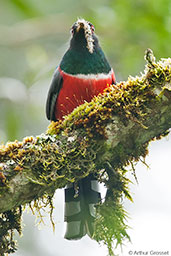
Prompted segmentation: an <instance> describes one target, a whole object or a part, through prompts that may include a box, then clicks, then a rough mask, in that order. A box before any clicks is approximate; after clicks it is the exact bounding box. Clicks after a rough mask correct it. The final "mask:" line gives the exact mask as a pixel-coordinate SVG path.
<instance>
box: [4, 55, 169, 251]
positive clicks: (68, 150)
mask: <svg viewBox="0 0 171 256" xmlns="http://www.w3.org/2000/svg"><path fill="white" fill-rule="evenodd" d="M146 60H147V65H146V68H145V71H144V74H142V75H141V76H140V77H135V78H133V77H129V78H128V80H127V81H126V82H120V83H118V84H117V85H113V86H111V87H109V88H108V89H106V91H105V92H104V94H103V95H99V96H98V97H95V98H94V99H93V100H92V101H91V102H90V103H87V102H86V103H85V104H83V105H81V106H79V107H78V108H76V109H75V110H74V111H73V112H72V113H71V114H70V115H68V116H66V118H65V120H64V121H63V122H56V123H54V122H52V123H51V125H50V126H49V128H48V130H47V132H46V134H42V135H40V136H37V137H36V138H33V137H29V138H25V139H24V140H23V141H22V142H18V141H15V142H12V143H7V144H6V145H2V146H1V147H0V162H1V163H0V212H1V213H5V212H7V211H12V210H14V209H16V207H19V206H21V205H25V204H26V203H30V202H31V201H32V200H36V199H38V198H42V197H43V195H44V194H46V195H49V196H50V197H52V196H53V194H54V192H55V190H56V189H57V188H62V187H65V185H66V184H67V183H68V182H77V181H78V180H79V179H81V178H83V177H85V176H87V175H88V174H89V173H90V172H94V173H95V174H96V175H97V178H98V179H99V181H103V182H104V183H105V184H106V186H107V187H108V189H109V192H110V191H111V193H109V195H110V198H112V200H113V202H114V203H115V204H117V203H118V202H119V200H120V198H121V195H123V194H124V195H125V196H127V197H129V198H130V199H131V196H130V195H129V191H128V188H127V185H128V182H129V181H128V180H127V179H126V177H125V166H126V165H128V164H129V163H132V162H134V161H138V160H139V159H140V158H141V157H145V156H146V154H147V146H148V143H149V141H151V140H154V139H155V138H157V139H158V138H162V136H164V135H166V134H167V133H168V129H169V128H170V127H171V59H162V60H161V61H159V62H158V63H155V59H154V56H153V55H152V52H151V51H150V50H147V53H146ZM101 170H103V171H101ZM111 195H112V196H111ZM96 240H98V241H100V240H102V239H101V238H99V237H98V238H97V237H96ZM111 255H112V254H111Z"/></svg>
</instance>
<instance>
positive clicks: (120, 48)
mask: <svg viewBox="0 0 171 256" xmlns="http://www.w3.org/2000/svg"><path fill="white" fill-rule="evenodd" d="M78 17H82V18H85V19H87V20H89V21H91V22H92V23H93V24H94V25H95V28H96V34H97V35H98V36H99V39H100V43H101V46H102V48H103V50H104V52H105V53H106V55H107V57H108V59H109V61H110V63H111V65H112V67H113V68H114V70H115V74H116V79H117V81H120V80H126V79H127V77H128V76H129V75H132V76H134V75H137V74H139V73H140V71H143V70H144V65H145V61H144V52H145V50H146V49H147V48H151V49H152V50H153V51H154V53H155V56H156V58H157V59H159V58H161V57H163V58H165V57H169V56H171V44H170V42H171V1H170V0H157V1H156V0H86V1H83V0H62V1H60V0H48V1H45V0H36V1H35V0H0V143H5V142H6V141H8V140H15V139H18V140H21V139H22V138H23V137H24V136H28V135H38V134H40V133H42V132H44V131H45V130H46V128H47V125H48V124H49V122H48V121H47V120H46V117H45V102H46V95H47V91H48V88H49V84H50V81H51V77H52V74H53V71H54V69H55V67H56V66H57V65H58V63H59V61H60V59H61V57H62V56H63V54H64V52H65V50H66V49H67V47H68V42H69V38H70V34H69V30H70V27H71V25H72V24H73V23H74V22H75V21H76V19H77V18H78ZM30 223H32V222H30ZM29 225H30V224H29ZM29 232H30V231H29ZM32 234H33V233H32ZM29 236H30V237H31V236H32V239H33V235H30V233H29V235H28V237H29ZM33 240H34V239H33ZM24 243H26V241H25V242H24ZM32 245H33V241H32ZM35 245H36V243H35ZM27 246H28V244H27ZM35 251H36V249H35ZM21 255H26V254H24V253H23V252H22V254H21ZM28 255H30V254H28ZM32 255H34V253H32ZM35 255H39V254H38V251H37V252H36V253H35ZM40 255H43V254H42V252H40ZM44 255H47V254H46V253H45V254H44ZM49 255H50V254H49ZM51 255H58V254H53V253H52V254H51ZM60 255H62V256H63V255H64V254H60ZM65 255H68V254H65ZM71 255H72V254H71ZM89 255H90V254H89ZM92 255H93V254H92Z"/></svg>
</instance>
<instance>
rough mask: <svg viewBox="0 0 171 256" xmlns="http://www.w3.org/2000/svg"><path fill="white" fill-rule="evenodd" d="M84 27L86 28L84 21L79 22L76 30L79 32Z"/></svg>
mask: <svg viewBox="0 0 171 256" xmlns="http://www.w3.org/2000/svg"><path fill="white" fill-rule="evenodd" d="M82 28H84V23H83V22H80V23H79V24H78V27H77V28H76V31H77V32H79V31H80V29H82Z"/></svg>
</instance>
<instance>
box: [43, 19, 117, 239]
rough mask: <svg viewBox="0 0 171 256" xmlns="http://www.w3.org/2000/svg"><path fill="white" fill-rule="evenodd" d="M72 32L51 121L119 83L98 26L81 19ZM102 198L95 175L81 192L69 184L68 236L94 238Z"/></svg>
mask: <svg viewBox="0 0 171 256" xmlns="http://www.w3.org/2000/svg"><path fill="white" fill-rule="evenodd" d="M70 31H71V39H70V45H69V48H68V50H67V51H66V53H65V54H64V56H63V58H62V60H61V62H60V63H59V65H58V66H57V68H56V69H55V72H54V74H53V77H52V81H51V84H50V88H49V92H48V96H47V101H46V116H47V118H48V120H50V121H58V120H64V118H65V116H66V115H68V114H70V113H71V112H72V111H73V110H74V109H75V108H76V107H78V106H79V105H81V104H83V103H85V102H90V101H91V100H92V98H93V97H94V96H97V95H98V94H100V93H103V91H104V89H105V88H107V86H109V85H111V84H115V83H116V80H115V74H114V71H113V69H112V68H111V66H110V64H109V62H108V60H107V58H106V56H105V54H104V52H103V50H102V48H101V46H100V44H99V40H98V37H97V36H96V34H95V27H94V25H93V24H92V23H91V22H89V21H86V20H85V19H83V18H79V19H77V21H76V22H75V23H74V24H73V25H72V27H71V30H70ZM100 201H101V194H100V191H99V188H98V181H97V179H96V177H95V176H94V175H93V174H89V175H88V176H87V177H85V178H83V179H81V180H80V181H78V184H77V192H76V189H75V183H70V184H68V185H67V187H66V188H65V216H64V221H65V222H66V223H67V225H66V233H65V236H64V238H66V239H68V240H77V239H81V238H82V237H84V236H85V235H86V234H87V235H89V237H90V238H93V234H94V228H95V227H94V222H95V216H96V205H97V204H98V203H99V202H100Z"/></svg>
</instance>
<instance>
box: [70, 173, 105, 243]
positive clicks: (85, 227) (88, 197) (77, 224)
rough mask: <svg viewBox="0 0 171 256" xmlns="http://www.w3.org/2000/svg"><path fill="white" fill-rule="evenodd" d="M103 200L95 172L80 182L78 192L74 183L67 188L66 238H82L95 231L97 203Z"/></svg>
mask: <svg viewBox="0 0 171 256" xmlns="http://www.w3.org/2000/svg"><path fill="white" fill-rule="evenodd" d="M100 200H101V196H100V193H99V189H98V182H97V180H96V178H95V177H94V176H93V174H90V175H89V176H88V177H86V178H84V179H82V180H80V181H79V182H78V194H77V193H76V189H75V188H74V184H71V185H68V186H67V188H66V189H65V221H66V222H67V229H66V233H65V238H66V239H69V240H72V239H80V238H82V237H83V236H85V235H86V234H88V235H89V236H90V237H92V235H93V233H94V218H95V204H97V203H98V202H99V201H100Z"/></svg>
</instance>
